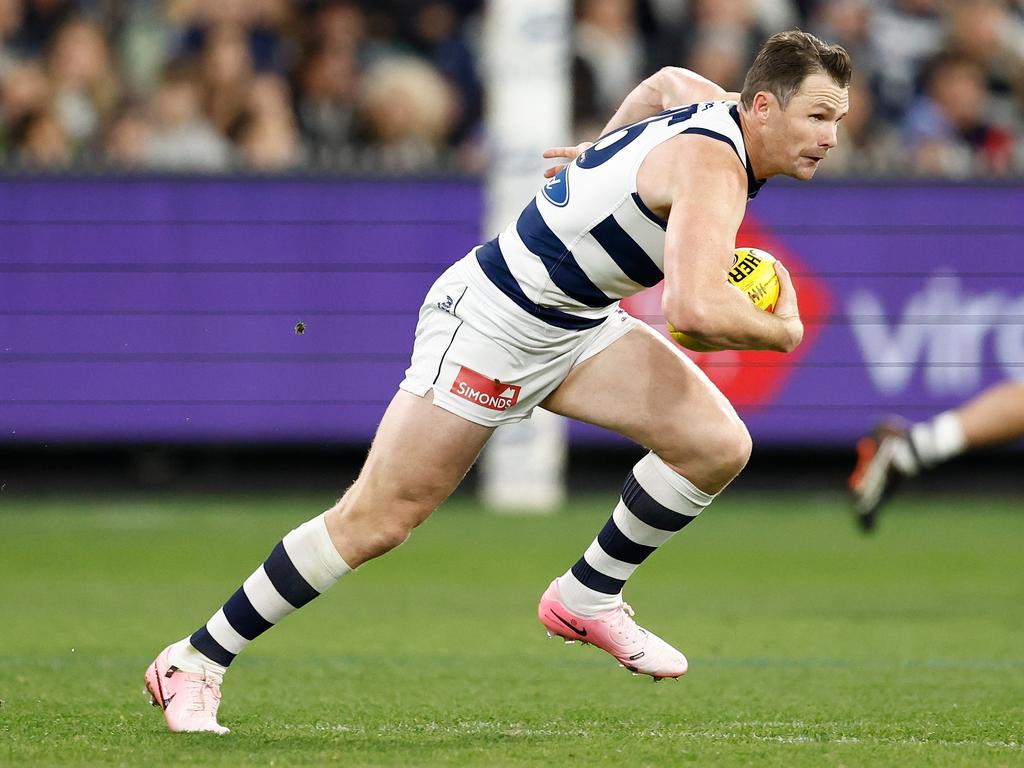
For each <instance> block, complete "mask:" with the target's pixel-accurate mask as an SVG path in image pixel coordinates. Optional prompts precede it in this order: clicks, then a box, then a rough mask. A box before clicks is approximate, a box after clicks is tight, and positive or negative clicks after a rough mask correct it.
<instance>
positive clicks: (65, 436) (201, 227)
mask: <svg viewBox="0 0 1024 768" xmlns="http://www.w3.org/2000/svg"><path fill="white" fill-rule="evenodd" d="M0 204H2V205H3V211H4V214H3V216H2V217H0V232H2V235H3V244H4V245H3V258H2V259H0V442H3V443H4V444H7V445H12V444H18V443H23V444H38V443H42V442H164V441H167V442H190V443H200V442H247V443H249V442H254V441H272V442H295V441H302V442H365V441H366V440H368V439H369V437H370V436H371V435H372V432H373V429H374V427H375V426H376V423H377V421H378V420H379V418H380V415H381V413H382V412H383V408H384V406H385V404H386V402H387V400H388V399H389V398H390V396H391V394H392V393H393V392H394V390H395V388H396V386H397V384H398V382H399V381H400V380H401V378H402V374H403V371H404V369H405V367H406V364H407V362H408V355H409V350H410V347H411V343H412V335H413V329H414V327H415V322H416V312H417V309H418V306H419V302H420V300H421V298H422V295H423V293H424V292H425V290H426V288H427V287H428V286H429V285H430V283H431V282H432V280H433V279H434V277H435V276H436V275H437V274H438V273H439V272H440V271H442V270H443V269H444V267H445V266H446V265H448V264H450V263H451V262H453V261H454V260H456V259H458V258H459V257H461V256H462V255H463V254H464V253H466V251H468V250H469V249H470V248H471V247H472V246H473V245H474V244H476V243H477V242H478V241H479V240H480V237H481V232H480V222H481V221H482V209H483V193H482V188H481V185H480V184H479V183H477V182H473V181H421V182H398V181H337V180H334V181H321V180H215V179H210V180H201V179H200V180H197V179H192V180H156V179H129V180H99V181H97V180H75V181H69V180H55V179H32V180H13V179H11V180H5V181H0ZM1022 212H1024V188H1020V187H1012V186H977V187H964V186H923V187H915V186H896V187H881V186H868V187H865V186H829V185H827V184H820V183H814V184H811V185H796V184H790V183H780V184H772V185H769V186H767V187H766V188H765V189H764V191H763V192H762V193H761V194H760V195H759V197H758V198H757V199H756V200H755V201H754V202H753V203H752V204H751V206H750V209H749V211H748V222H747V223H746V224H745V228H744V230H743V232H742V233H741V239H742V242H740V243H739V244H740V245H751V246H759V247H763V248H765V249H766V250H769V251H772V252H774V253H776V255H778V256H779V257H780V258H782V259H783V260H784V261H785V262H786V263H787V265H788V266H789V267H790V269H791V271H793V272H794V276H795V279H796V282H797V286H798V289H799V290H800V295H801V298H802V311H803V312H804V314H805V321H806V324H807V331H808V332H807V338H806V342H805V344H804V345H803V347H802V348H801V350H800V352H799V354H798V355H795V356H791V357H787V356H782V355H770V354H769V353H757V355H756V356H754V357H750V356H748V355H746V353H744V354H742V355H735V354H733V353H716V354H714V355H704V356H700V357H698V362H699V363H700V364H701V365H702V366H704V367H705V369H706V370H707V371H708V373H709V375H711V376H712V378H713V379H714V380H716V381H717V382H718V383H719V384H720V386H721V387H722V389H723V390H724V391H725V392H726V393H727V394H729V395H730V397H731V399H732V400H733V401H734V402H735V403H736V404H737V406H738V409H739V410H740V412H741V414H742V415H743V416H744V418H745V420H746V421H747V423H748V425H749V426H750V428H751V431H752V433H753V434H754V436H755V438H756V439H757V440H758V441H759V442H761V443H765V444H776V445H781V444H824V445H827V444H840V443H844V444H845V443H847V442H848V441H849V440H851V439H852V438H853V437H855V436H856V435H857V434H859V433H861V432H862V431H863V430H864V428H865V427H866V426H868V425H870V424H871V423H872V421H873V420H874V419H875V418H876V417H877V416H878V415H880V414H884V413H890V412H898V413H902V414H904V415H906V416H909V417H923V416H926V415H929V414H930V413H933V412H935V411H938V410H941V409H944V408H947V407H951V406H953V405H956V404H958V403H959V402H961V401H962V400H964V399H965V398H967V397H969V396H971V395H972V394H974V393H976V392H978V391H979V390H980V389H981V388H983V387H984V386H986V385H988V384H991V383H993V382H995V381H998V380H1000V379H1003V378H1008V377H1009V378H1018V379H1020V378H1024V271H1021V270H1020V269H1019V268H1018V267H1017V266H1016V264H1015V263H1014V262H1013V261H1011V258H1012V256H1013V255H1014V254H1015V253H1016V252H1017V248H1015V246H1019V244H1020V243H1021V242H1022V238H1024V220H1022ZM638 306H640V307H641V310H640V312H638V313H639V314H643V315H644V317H645V319H648V320H650V321H651V322H652V324H655V325H657V323H658V322H659V321H660V318H659V317H658V316H657V314H658V313H657V310H656V306H655V305H653V304H651V303H650V302H649V303H648V305H647V306H648V309H647V310H643V308H642V307H643V306H644V305H643V303H642V302H640V304H638ZM633 311H637V310H636V308H635V307H634V310H633ZM299 324H301V326H300V325H299ZM297 327H301V328H302V330H303V332H301V333H299V332H298V331H297ZM652 386H657V382H652ZM573 435H574V436H575V438H576V439H579V440H587V441H600V440H602V439H608V438H606V437H605V436H604V433H600V432H598V431H597V430H594V429H578V430H575V431H574V432H573Z"/></svg>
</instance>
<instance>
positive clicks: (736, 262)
mask: <svg viewBox="0 0 1024 768" xmlns="http://www.w3.org/2000/svg"><path fill="white" fill-rule="evenodd" d="M729 283H730V284H732V285H734V286H736V287H737V288H739V289H740V290H741V291H743V292H744V293H745V294H747V296H748V297H749V298H750V300H751V301H752V302H753V303H754V305H755V306H756V307H758V308H759V309H762V310H764V311H765V312H774V311H775V302H777V301H778V300H779V276H778V275H777V274H776V273H775V257H774V256H772V255H771V254H770V253H768V252H767V251H762V250H759V249H757V248H737V249H736V252H735V253H734V254H733V257H732V269H730V270H729ZM668 330H669V333H671V334H672V338H673V339H675V340H676V341H677V342H679V343H680V344H682V345H683V346H684V347H686V348H687V349H692V350H693V351H694V352H717V351H719V348H718V347H712V346H709V345H707V344H704V343H703V342H700V341H697V340H696V339H694V338H692V337H691V336H687V335H686V334H685V333H683V332H682V331H677V330H676V329H675V328H673V327H672V326H671V324H670V325H669V326H668Z"/></svg>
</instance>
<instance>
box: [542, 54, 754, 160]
mask: <svg viewBox="0 0 1024 768" xmlns="http://www.w3.org/2000/svg"><path fill="white" fill-rule="evenodd" d="M739 98H740V95H739V94H738V93H730V92H728V91H726V90H725V89H724V88H722V87H721V86H720V85H718V84H717V83H714V82H712V81H711V80H708V79H707V78H706V77H702V76H701V75H698V74H697V73H696V72H693V71H691V70H689V69H683V68H682V67H662V68H661V69H659V70H658V71H657V72H655V73H654V74H653V75H651V76H650V77H648V78H647V79H646V80H644V81H643V82H641V83H640V84H639V85H638V86H637V87H636V88H634V89H633V90H632V91H630V93H629V95H628V96H626V98H625V100H624V101H623V102H622V104H621V105H620V106H619V108H618V109H617V110H616V111H615V114H614V115H612V119H611V120H609V121H608V124H607V125H606V126H605V127H604V128H603V129H602V131H601V135H602V136H604V135H606V134H609V133H611V132H612V131H614V130H616V129H618V128H622V127H623V126H625V125H629V124H630V123H635V122H636V121H637V120H643V119H644V118H646V117H653V116H654V115H656V114H658V113H659V112H664V111H665V110H666V109H669V108H670V107H678V106H682V105H685V104H695V103H697V102H699V101H717V100H719V99H732V100H734V101H739ZM592 143H593V142H589V141H585V142H583V143H581V144H577V145H576V146H574V147H552V148H551V149H548V150H546V151H545V152H544V157H546V158H548V159H565V160H567V161H569V162H571V161H573V160H575V159H576V158H577V157H579V156H580V154H582V153H583V152H584V151H585V150H586V149H587V148H588V147H590V146H591V144H592ZM565 165H566V164H565V163H560V164H559V165H554V166H552V167H551V168H548V169H547V170H546V171H544V178H546V179H550V178H551V177H552V176H555V175H556V174H558V172H559V171H561V170H562V169H563V168H564V167H565Z"/></svg>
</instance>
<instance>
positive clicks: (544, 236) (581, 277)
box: [516, 200, 615, 307]
mask: <svg viewBox="0 0 1024 768" xmlns="http://www.w3.org/2000/svg"><path fill="white" fill-rule="evenodd" d="M516 232H518V233H519V237H520V238H522V240H523V243H524V244H525V245H526V248H527V250H529V251H530V253H532V254H534V255H536V256H537V257H538V258H539V259H540V260H541V261H542V262H544V268H545V269H546V270H547V271H548V274H549V275H551V281H552V282H553V283H554V284H555V285H557V286H558V288H559V290H561V291H562V293H564V294H565V295H566V296H571V297H572V298H574V299H576V301H578V302H580V303H581V304H586V305H587V306H588V307H607V306H608V305H609V304H611V303H612V302H614V301H615V299H610V298H608V296H607V295H605V294H604V293H602V291H601V289H600V288H598V287H597V286H596V285H594V283H593V282H592V281H591V279H590V278H589V277H587V273H586V272H584V271H583V270H582V269H581V268H580V265H579V262H577V261H576V257H575V256H573V255H572V252H571V251H569V249H568V248H566V247H565V243H563V242H562V241H561V240H559V239H558V235H556V234H555V233H554V232H552V231H551V227H549V226H548V225H547V222H546V221H544V217H543V216H541V215H540V210H539V209H538V208H537V201H536V200H531V201H530V204H529V205H527V206H526V208H524V209H523V212H522V213H521V214H520V215H519V220H518V221H516Z"/></svg>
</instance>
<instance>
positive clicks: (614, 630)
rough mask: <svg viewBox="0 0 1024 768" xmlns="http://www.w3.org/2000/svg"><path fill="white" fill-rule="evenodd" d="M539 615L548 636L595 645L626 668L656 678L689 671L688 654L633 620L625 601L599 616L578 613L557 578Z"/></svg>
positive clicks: (543, 599)
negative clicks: (566, 600)
mask: <svg viewBox="0 0 1024 768" xmlns="http://www.w3.org/2000/svg"><path fill="white" fill-rule="evenodd" d="M537 616H538V617H539V618H540V622H541V624H543V625H544V626H545V627H547V628H548V635H549V636H552V637H553V636H555V635H558V636H559V637H561V638H563V639H564V640H565V641H566V642H567V643H571V642H575V641H577V640H579V641H580V642H582V643H590V644H591V645H596V646H597V647H598V648H600V649H601V650H602V651H607V652H608V653H610V654H611V655H612V656H614V657H615V658H616V660H618V662H619V664H621V665H622V666H624V667H625V668H626V669H628V670H630V671H631V672H633V673H634V674H638V675H650V676H651V677H653V678H654V682H658V681H659V680H662V679H664V678H666V677H671V678H677V677H680V676H681V675H684V674H686V667H687V663H686V657H685V656H683V654H681V653H680V652H679V651H677V650H676V649H675V648H673V647H672V646H671V645H669V644H668V643H666V642H665V641H664V640H662V639H661V638H660V637H658V636H657V635H655V634H654V633H653V632H648V631H647V630H646V629H644V628H643V627H641V626H639V625H638V624H637V623H636V622H635V621H633V609H632V608H630V607H629V605H627V604H626V603H622V604H621V605H620V606H618V607H617V608H613V609H612V610H610V611H605V612H604V613H599V614H597V615H596V616H577V615H576V614H574V613H572V612H571V611H570V610H569V609H568V608H566V607H565V605H564V604H563V603H562V598H561V595H560V594H559V592H558V580H557V579H556V580H555V581H552V582H551V585H550V586H549V587H548V588H547V591H545V592H544V594H543V595H542V596H541V598H540V605H538V606H537Z"/></svg>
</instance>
